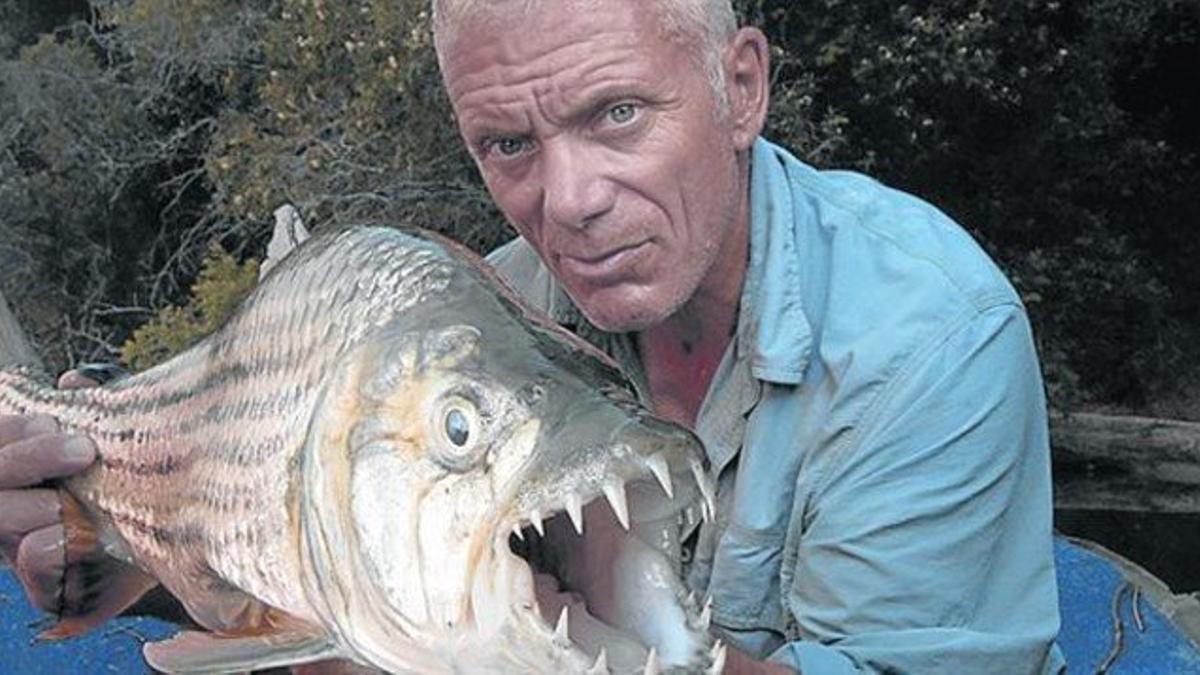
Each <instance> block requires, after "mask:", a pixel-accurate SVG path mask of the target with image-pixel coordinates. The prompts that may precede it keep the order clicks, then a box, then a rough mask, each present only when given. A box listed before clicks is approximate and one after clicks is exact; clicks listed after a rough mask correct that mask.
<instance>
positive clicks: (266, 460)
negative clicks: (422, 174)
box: [0, 228, 723, 673]
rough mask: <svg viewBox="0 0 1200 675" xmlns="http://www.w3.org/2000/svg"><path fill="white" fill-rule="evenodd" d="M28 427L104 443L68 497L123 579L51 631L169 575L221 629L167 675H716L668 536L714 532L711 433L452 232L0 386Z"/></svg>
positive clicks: (89, 619)
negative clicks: (172, 349) (66, 377)
mask: <svg viewBox="0 0 1200 675" xmlns="http://www.w3.org/2000/svg"><path fill="white" fill-rule="evenodd" d="M12 413H16V414H48V415H51V416H53V417H54V418H56V419H57V420H58V421H59V423H60V425H61V426H62V427H63V429H64V430H66V431H69V432H74V433H79V434H83V435H86V436H89V437H91V438H92V439H93V440H94V441H95V442H96V445H97V446H98V448H99V460H98V461H97V462H96V464H94V465H93V466H92V467H91V468H90V469H89V470H87V471H86V472H84V473H82V474H80V475H78V476H75V477H72V478H70V479H68V480H66V481H65V482H64V484H63V492H64V502H65V505H64V520H65V523H66V526H67V533H68V558H69V561H68V562H72V563H77V564H72V565H68V569H69V570H74V571H75V572H74V573H75V574H80V575H81V576H82V577H83V578H84V579H85V580H87V579H92V578H95V579H100V580H101V581H102V582H103V583H102V584H99V585H98V586H97V587H96V588H95V589H93V590H94V592H92V593H89V594H86V595H87V603H86V604H84V605H81V606H79V607H67V608H64V616H63V619H62V621H61V622H60V624H59V625H58V626H57V627H56V628H55V629H53V630H52V631H50V633H49V635H50V636H51V637H66V636H70V635H74V634H78V633H80V632H83V631H85V630H88V629H90V628H92V627H94V626H95V625H97V624H98V623H100V622H102V621H103V620H105V619H106V618H108V617H110V616H112V615H114V614H116V613H118V612H120V611H122V610H123V609H125V608H126V607H127V606H129V605H130V604H131V603H132V602H134V601H135V600H136V599H137V598H138V597H139V596H140V595H142V594H143V593H144V592H145V591H146V590H148V589H149V588H151V587H153V586H154V585H155V584H159V583H161V584H162V585H163V586H164V587H165V588H166V589H167V590H168V591H170V592H171V594H172V595H174V596H175V597H176V598H178V599H179V600H180V601H181V602H182V604H183V605H184V607H185V608H186V609H187V611H188V613H189V614H190V615H191V617H192V618H193V619H194V620H195V622H196V623H197V624H199V626H200V627H202V628H203V629H205V630H204V632H187V633H184V634H181V635H180V636H178V637H176V638H174V639H172V640H170V641H167V642H165V643H157V644H152V645H148V646H147V647H146V655H147V658H148V660H149V661H150V662H151V664H152V665H154V666H155V667H156V668H158V669H160V670H164V671H168V672H237V671H244V670H251V669H257V668H266V667H273V666H280V665H289V664H297V663H304V662H309V661H314V660H319V659H325V658H331V657H338V658H347V659H351V660H353V661H356V662H358V663H360V664H363V665H368V666H373V667H377V668H381V669H384V670H387V671H390V672H419V673H454V672H503V673H508V672H511V673H530V672H547V673H549V672H556V673H557V672H588V673H609V672H638V673H641V672H648V671H647V668H649V669H650V670H651V671H653V670H658V669H659V668H661V669H662V670H663V671H664V672H702V671H709V672H719V671H720V668H721V663H722V661H723V651H722V648H721V647H720V646H719V645H716V646H715V647H714V646H713V644H712V641H711V640H710V639H709V638H708V636H707V619H706V618H705V616H706V615H707V613H703V615H702V613H701V612H700V607H699V606H698V604H697V602H696V600H695V599H694V598H689V597H688V594H687V592H686V591H685V590H684V589H683V586H682V585H681V584H680V583H679V579H678V573H679V569H678V551H677V547H678V544H677V538H674V539H673V536H674V535H673V534H672V532H673V531H674V530H673V528H676V527H677V524H678V522H679V518H680V512H681V511H682V510H683V509H685V508H689V507H690V506H692V505H697V504H699V505H701V506H700V508H699V511H701V512H707V513H711V509H712V494H711V493H712V491H711V485H710V483H709V481H708V478H707V475H706V473H705V468H704V466H705V461H706V460H705V457H704V454H703V449H702V447H701V446H700V444H699V442H698V441H697V440H696V438H695V436H694V435H692V434H691V433H690V432H688V431H687V430H685V429H682V428H680V427H678V426H676V425H673V424H670V423H667V422H664V421H662V420H659V419H657V418H655V417H654V416H653V415H651V414H649V413H648V412H647V411H646V410H645V409H644V408H642V407H641V406H640V405H638V404H637V402H636V399H635V397H634V394H633V389H632V387H631V385H630V384H629V382H628V380H626V379H625V378H624V376H622V375H621V374H620V372H619V371H618V370H617V369H616V368H615V366H614V365H613V363H612V362H611V360H609V359H608V358H607V357H605V356H604V355H602V354H600V353H599V352H597V351H596V350H595V349H594V348H592V347H590V346H589V345H587V344H586V343H584V342H582V341H580V340H579V339H577V338H575V337H573V336H571V335H570V334H568V333H566V332H565V331H563V330H562V329H560V328H558V327H557V326H555V325H553V324H551V323H549V322H548V321H547V320H545V319H543V318H540V317H539V316H536V315H533V314H530V313H529V312H527V311H526V310H525V309H524V308H523V307H522V306H521V305H520V304H519V303H517V302H516V301H515V300H514V298H513V297H512V295H511V293H509V292H508V291H506V290H505V289H504V288H503V286H502V285H501V284H499V282H498V281H497V280H496V279H495V278H494V277H493V276H492V275H491V273H490V272H488V271H487V270H486V268H485V267H484V266H483V265H482V264H481V263H480V262H479V260H478V259H477V258H476V257H474V256H473V255H472V254H469V253H468V252H466V251H465V250H464V249H461V247H458V246H456V245H453V244H451V243H449V242H446V241H443V240H440V239H439V238H437V237H435V236H433V235H426V234H413V233H402V232H399V231H396V230H390V229H384V228H352V229H347V230H343V231H341V232H338V233H333V234H327V235H322V236H318V237H315V238H313V239H311V240H309V241H308V242H306V243H305V244H304V245H303V246H301V247H299V248H298V249H297V250H295V251H294V252H293V253H291V254H290V255H289V256H288V257H287V258H285V259H284V260H283V261H282V262H281V263H280V264H279V265H278V266H277V267H276V268H274V269H273V270H272V271H271V272H270V273H269V274H268V275H267V277H266V278H265V279H264V281H263V283H262V284H260V286H259V287H258V288H256V289H255V290H254V291H253V292H252V293H251V295H250V296H249V297H248V298H247V300H246V301H245V302H244V303H243V305H242V306H241V307H240V308H239V309H238V311H237V312H236V313H235V314H234V316H233V317H232V318H231V319H230V320H229V321H228V322H227V323H226V324H225V325H224V326H223V327H222V328H221V329H219V330H218V331H217V332H216V333H214V334H213V335H211V336H209V337H208V338H206V339H204V340H203V341H201V342H200V343H198V344H197V345H195V346H194V347H192V348H190V349H188V350H187V351H186V352H184V353H182V354H180V355H179V356H177V357H175V358H174V359H172V360H171V361H169V362H167V363H164V364H162V365H160V366H157V367H155V368H153V369H151V370H148V371H146V372H143V373H139V374H137V375H135V376H133V377H130V378H127V379H124V380H119V381H116V382H113V383H110V384H108V385H106V386H103V387H98V388H92V389H78V390H66V391H60V390H57V389H55V388H53V387H51V386H49V385H47V384H45V383H43V382H42V381H41V380H40V379H39V378H38V377H37V375H36V374H35V373H32V372H30V371H28V370H19V369H12V370H7V371H0V414H12ZM627 494H628V495H629V499H628V503H627V499H626V495H627ZM605 501H607V502H608V504H609V506H604V503H605ZM568 518H569V519H568ZM584 520H587V522H588V523H589V526H588V528H587V529H586V530H584V528H583V522H584ZM544 521H545V522H544ZM564 523H573V525H574V527H573V528H572V526H571V525H569V524H568V525H564ZM543 531H544V532H545V542H544V543H540V544H537V545H532V544H531V545H527V546H518V545H516V542H517V540H518V539H520V538H524V539H525V540H526V541H527V542H528V541H529V540H530V539H540V535H541V533H542V532H543ZM646 542H651V543H649V544H648V543H646ZM662 542H666V543H665V544H664V543H662ZM671 542H674V543H673V544H672V543H671ZM672 546H673V547H674V548H672ZM534 549H537V550H536V551H535V550H534ZM598 558H605V559H606V560H605V561H604V564H606V565H610V567H611V570H612V571H611V572H602V571H601V569H602V565H601V563H600V562H598ZM538 561H554V562H553V564H549V565H542V564H541V563H539V562H538ZM89 565H94V566H101V567H104V568H105V569H104V573H103V574H99V573H96V574H92V573H90V572H88V571H87V570H88V569H89V567H88V566H89ZM80 569H82V570H84V571H83V572H79V571H78V570H80ZM535 575H536V576H537V578H538V581H537V583H535V581H534V578H535ZM547 579H549V580H550V581H545V580H547ZM566 580H571V584H574V587H568V583H567V581H566ZM647 606H653V607H656V608H661V618H659V617H656V616H655V615H649V616H648V615H647V613H646V612H645V607H647ZM568 615H570V617H571V621H570V626H568V620H567V617H568ZM556 617H557V620H556ZM646 664H650V665H649V666H647V665H646ZM651 666H652V668H651Z"/></svg>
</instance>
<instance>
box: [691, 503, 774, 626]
mask: <svg viewBox="0 0 1200 675" xmlns="http://www.w3.org/2000/svg"><path fill="white" fill-rule="evenodd" d="M783 541H784V531H783V528H778V531H774V530H771V531H764V530H752V529H749V528H746V527H744V526H743V525H742V524H740V523H737V522H731V523H730V524H729V526H728V527H727V528H726V530H725V532H724V534H723V535H722V536H721V541H720V543H719V545H718V546H717V550H716V552H715V555H714V556H713V561H712V576H711V579H710V582H709V585H708V587H709V589H710V590H711V593H712V599H713V621H714V622H716V623H717V624H718V625H720V626H725V627H728V628H734V629H737V630H769V631H772V632H777V633H781V632H783V629H784V623H785V622H784V613H783V603H782V601H781V599H780V565H781V564H782V562H783Z"/></svg>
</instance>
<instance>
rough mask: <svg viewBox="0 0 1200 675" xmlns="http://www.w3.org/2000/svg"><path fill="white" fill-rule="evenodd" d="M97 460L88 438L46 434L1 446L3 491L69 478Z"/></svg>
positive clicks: (0, 464) (0, 472)
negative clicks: (47, 480) (50, 479)
mask: <svg viewBox="0 0 1200 675" xmlns="http://www.w3.org/2000/svg"><path fill="white" fill-rule="evenodd" d="M95 459H96V445H95V444H94V443H92V441H91V440H89V439H88V438H87V437H85V436H71V435H68V434H43V435H41V436H35V437H33V438H29V439H26V440H23V441H17V442H15V443H10V444H8V445H5V446H0V490H7V489H11V488H19V487H29V486H33V485H37V484H38V483H41V482H42V481H44V480H46V479H48V478H61V477H63V476H70V475H72V474H76V473H79V472H80V471H82V470H84V469H86V468H87V467H88V465H89V464H91V463H92V462H93V461H95Z"/></svg>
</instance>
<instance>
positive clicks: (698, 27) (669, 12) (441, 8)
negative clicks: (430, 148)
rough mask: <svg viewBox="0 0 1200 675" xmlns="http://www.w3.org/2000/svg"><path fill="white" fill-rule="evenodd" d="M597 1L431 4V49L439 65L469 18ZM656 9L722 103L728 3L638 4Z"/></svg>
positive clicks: (731, 19)
mask: <svg viewBox="0 0 1200 675" xmlns="http://www.w3.org/2000/svg"><path fill="white" fill-rule="evenodd" d="M595 1H596V0H431V5H432V8H433V35H434V45H435V46H436V49H437V53H438V63H439V64H440V63H441V62H442V58H443V56H444V54H443V50H444V49H445V48H446V47H447V46H448V45H450V43H452V42H453V41H454V39H455V33H456V32H457V30H458V28H459V27H460V26H461V25H462V23H463V21H464V20H465V19H467V18H468V17H471V16H480V15H482V16H488V13H489V12H491V13H495V12H497V11H499V10H501V9H509V10H516V11H517V12H522V13H523V12H530V11H533V10H536V9H537V7H538V6H539V5H541V4H543V3H545V2H578V3H581V4H587V3H588V2H595ZM640 1H642V2H645V3H646V4H647V5H652V6H655V7H656V8H657V9H658V11H659V15H660V17H661V18H662V22H663V28H664V29H666V30H667V31H668V32H671V33H678V34H681V35H683V36H685V37H694V38H697V40H696V45H695V46H696V47H697V48H698V49H699V53H698V54H697V56H698V57H699V58H700V60H701V64H702V65H703V66H704V70H705V72H706V73H707V75H708V79H709V82H710V83H711V84H712V86H713V88H714V89H715V90H716V93H717V95H718V97H719V98H721V99H722V100H724V94H725V71H724V69H723V68H722V67H721V47H722V46H723V45H724V44H725V42H726V41H727V40H728V39H729V37H730V36H732V35H733V34H734V32H736V31H737V19H736V17H735V16H734V13H733V4H732V3H731V2H730V0H640Z"/></svg>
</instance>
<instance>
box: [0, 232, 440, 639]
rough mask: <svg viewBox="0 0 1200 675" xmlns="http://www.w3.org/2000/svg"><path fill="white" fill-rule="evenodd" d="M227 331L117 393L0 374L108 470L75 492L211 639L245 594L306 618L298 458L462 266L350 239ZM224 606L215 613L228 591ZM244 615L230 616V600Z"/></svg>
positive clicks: (18, 403)
mask: <svg viewBox="0 0 1200 675" xmlns="http://www.w3.org/2000/svg"><path fill="white" fill-rule="evenodd" d="M313 244H314V245H311V246H305V247H303V248H301V249H299V250H297V251H296V253H295V254H294V255H295V259H293V260H290V261H289V262H290V264H288V265H285V266H283V267H281V269H280V270H279V271H278V273H276V274H273V275H271V276H270V277H269V278H268V279H267V280H266V281H265V282H264V283H263V284H262V285H261V286H260V287H259V288H258V289H256V290H255V291H254V292H253V294H252V295H251V297H250V298H249V299H248V300H247V301H246V302H245V304H244V306H243V307H242V309H241V310H240V312H238V313H237V314H236V316H235V317H233V319H232V320H231V321H230V322H229V323H228V324H226V325H225V326H224V327H223V329H222V330H220V331H219V332H218V333H216V334H215V335H213V336H211V337H210V338H208V339H206V340H204V341H203V342H201V343H200V344H198V345H196V346H195V347H193V348H192V349H190V350H188V351H186V352H185V353H183V354H182V355H180V356H179V357H177V358H175V359H173V360H171V361H169V362H167V363H165V364H162V365H160V366H158V367H156V368H154V369H151V370H148V371H146V372H143V373H140V374H138V375H135V376H133V377H131V378H128V379H125V380H122V381H118V382H115V383H113V384H111V385H109V386H107V387H104V388H96V389H83V390H65V391H64V390H57V389H54V388H51V387H48V386H45V385H43V384H41V383H40V381H39V380H37V379H34V378H31V377H29V375H28V374H27V373H23V372H21V371H16V372H4V373H0V414H11V413H17V414H30V413H44V414H49V415H51V416H53V417H55V418H57V419H58V420H59V422H60V424H61V425H62V427H63V428H64V430H66V431H70V432H74V433H80V434H84V435H86V436H89V437H91V438H92V439H94V440H95V442H96V444H97V447H98V449H99V461H98V462H97V463H96V465H95V466H94V467H93V468H92V469H91V470H89V471H88V472H86V473H84V474H82V475H81V476H79V477H76V478H72V479H70V480H69V481H67V484H66V489H67V490H68V491H69V492H70V493H71V494H72V495H73V496H74V497H76V498H77V499H78V500H79V501H80V502H81V503H82V504H83V506H84V508H85V509H86V511H87V512H88V514H89V515H90V516H92V517H94V518H95V519H96V520H97V521H99V522H100V523H101V524H102V525H103V526H104V527H105V528H106V529H107V530H108V532H109V534H110V535H112V534H115V535H117V536H115V537H111V536H110V537H109V538H108V541H109V545H110V547H113V548H114V550H113V553H114V554H115V555H116V556H119V557H121V558H124V559H127V560H129V561H130V562H132V563H133V564H135V565H136V566H137V567H139V568H141V569H142V570H144V571H146V572H148V573H149V574H150V575H152V576H153V577H155V578H156V579H158V580H159V581H160V582H161V583H162V584H163V585H164V586H166V588H167V589H168V590H170V591H171V592H172V594H173V595H175V596H176V597H177V598H180V599H181V600H183V601H184V603H185V604H186V605H187V607H188V609H189V611H190V612H191V613H192V615H193V618H195V619H197V620H198V621H200V623H201V624H202V625H205V626H206V627H208V628H211V629H221V628H236V627H238V623H239V621H242V620H244V619H246V618H247V617H240V616H238V613H239V612H240V611H242V610H247V611H251V610H252V609H253V608H252V607H251V606H250V605H245V606H242V605H243V604H245V603H247V601H248V600H249V598H247V597H246V595H248V596H251V597H253V598H257V599H259V600H261V601H262V602H263V603H266V604H268V605H270V606H272V607H275V608H278V609H280V610H283V611H284V612H287V613H289V614H291V615H294V616H296V617H298V618H302V619H306V620H313V619H314V618H315V617H314V615H313V613H312V611H311V609H310V608H309V607H308V606H307V604H306V602H305V600H304V599H303V597H302V593H301V583H300V576H299V568H298V555H299V551H298V544H299V534H298V532H297V529H296V518H295V513H294V512H295V509H296V504H295V502H294V500H291V501H289V495H290V493H292V492H293V491H294V490H295V489H296V481H297V474H296V471H297V467H298V463H299V458H298V453H299V451H300V449H301V447H302V445H303V441H304V436H305V433H306V431H307V429H308V425H309V422H310V421H311V420H312V418H313V416H314V414H315V405H316V401H317V396H318V394H319V389H320V385H321V384H322V383H323V382H324V381H326V380H327V379H328V377H329V376H330V374H331V372H332V370H333V369H334V368H335V367H337V365H338V364H339V360H340V358H341V357H343V356H344V355H345V354H346V353H347V352H348V351H349V350H351V349H352V348H353V347H354V346H355V345H356V344H358V343H360V342H361V341H362V340H363V339H364V337H365V336H367V335H369V334H370V333H371V332H372V331H373V330H374V329H376V328H378V327H379V326H380V325H382V324H384V323H387V322H388V321H389V320H392V319H393V318H394V317H396V316H397V315H399V314H401V313H403V312H404V310H405V309H406V308H408V307H411V306H412V305H414V304H416V303H419V302H423V301H425V300H426V299H427V298H428V297H429V296H430V295H431V294H436V293H438V292H439V291H441V290H444V289H445V287H446V285H447V283H448V282H449V278H450V276H451V274H452V269H451V268H450V267H449V265H447V262H446V260H445V259H444V256H443V255H442V254H441V253H440V251H439V250H438V249H437V248H436V247H435V246H432V245H429V244H428V243H427V242H423V241H420V240H415V239H410V238H406V237H402V236H396V234H395V233H393V232H391V231H387V230H352V231H349V232H347V233H345V234H344V235H343V236H341V237H337V238H332V239H329V238H327V239H325V240H323V241H316V242H313ZM230 587H232V588H236V589H237V590H238V591H240V592H238V593H225V594H224V595H225V596H231V597H223V598H221V599H222V600H224V602H216V603H213V602H212V601H213V600H214V599H217V597H218V596H221V593H220V591H221V589H229V588H230ZM231 603H232V604H231Z"/></svg>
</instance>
